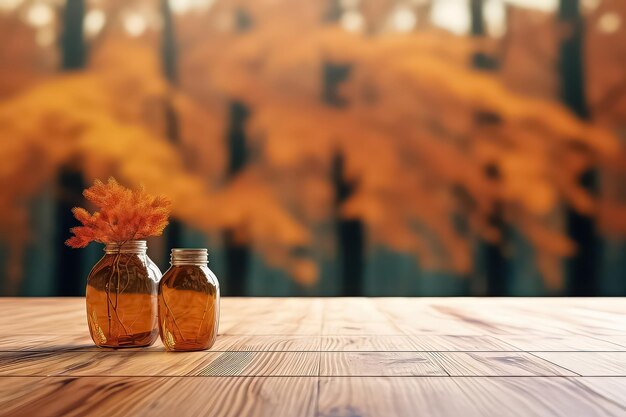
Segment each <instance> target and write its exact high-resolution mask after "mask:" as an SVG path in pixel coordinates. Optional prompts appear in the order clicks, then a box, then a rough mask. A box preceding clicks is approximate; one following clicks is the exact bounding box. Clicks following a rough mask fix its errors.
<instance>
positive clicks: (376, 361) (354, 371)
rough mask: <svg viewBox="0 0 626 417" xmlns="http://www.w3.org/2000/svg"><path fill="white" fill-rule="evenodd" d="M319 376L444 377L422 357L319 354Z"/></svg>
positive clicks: (426, 357) (381, 353)
mask: <svg viewBox="0 0 626 417" xmlns="http://www.w3.org/2000/svg"><path fill="white" fill-rule="evenodd" d="M321 355H322V356H321V358H322V362H321V365H320V375H323V376H433V375H447V374H446V372H445V371H444V370H443V369H442V368H441V367H440V366H439V365H437V363H436V362H435V361H434V360H433V359H432V358H431V357H429V356H428V355H427V354H425V353H419V352H323V353H322V354H321Z"/></svg>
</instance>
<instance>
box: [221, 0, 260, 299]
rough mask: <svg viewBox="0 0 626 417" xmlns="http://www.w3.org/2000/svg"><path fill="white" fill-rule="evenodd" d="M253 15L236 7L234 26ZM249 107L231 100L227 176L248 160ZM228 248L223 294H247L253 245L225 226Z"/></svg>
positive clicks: (242, 26) (241, 28)
mask: <svg viewBox="0 0 626 417" xmlns="http://www.w3.org/2000/svg"><path fill="white" fill-rule="evenodd" d="M253 23H254V22H253V21H252V18H251V17H250V15H249V14H248V13H247V12H246V11H245V10H244V9H237V10H236V11H235V27H236V29H237V32H239V33H244V32H246V31H248V30H249V29H250V28H251V27H252V26H253ZM249 113H250V111H249V109H248V107H247V106H246V105H245V104H244V103H242V102H240V101H236V100H235V101H232V102H231V103H230V109H229V116H228V117H229V121H228V132H227V134H226V141H227V148H228V167H227V173H226V180H227V181H230V180H232V179H233V178H234V177H235V176H237V174H239V173H240V172H241V171H242V170H243V168H244V166H245V165H246V163H247V161H248V151H247V146H246V121H247V120H248V116H249ZM222 242H223V245H224V251H225V261H226V265H225V267H226V268H225V269H226V281H225V282H224V284H225V285H224V295H231V296H246V295H249V293H248V271H249V269H250V262H251V259H252V249H251V248H250V245H249V244H247V243H245V242H243V241H241V240H240V239H238V238H237V236H236V233H235V232H234V231H233V230H226V231H225V232H224V233H223V235H222Z"/></svg>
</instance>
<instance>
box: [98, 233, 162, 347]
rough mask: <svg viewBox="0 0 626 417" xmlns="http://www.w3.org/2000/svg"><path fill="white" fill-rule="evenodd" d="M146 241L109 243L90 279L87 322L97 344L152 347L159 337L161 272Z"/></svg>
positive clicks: (102, 345) (103, 345) (104, 345)
mask: <svg viewBox="0 0 626 417" xmlns="http://www.w3.org/2000/svg"><path fill="white" fill-rule="evenodd" d="M146 248H147V246H146V241H145V240H133V241H129V242H125V243H123V244H117V243H110V244H107V245H106V247H105V249H104V252H105V254H104V256H103V257H102V259H100V261H98V263H97V264H96V265H95V266H94V267H93V269H92V270H91V273H89V277H88V278H87V322H88V323H89V332H90V333H91V338H92V339H93V341H94V343H95V344H96V345H97V346H101V347H112V348H124V347H140V346H149V345H151V344H152V343H154V341H155V340H156V338H157V337H158V329H157V324H158V320H157V308H158V291H159V280H160V279H161V271H159V268H158V267H157V266H156V265H155V264H154V262H152V260H150V258H149V257H148V255H147V254H146Z"/></svg>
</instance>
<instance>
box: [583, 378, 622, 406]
mask: <svg viewBox="0 0 626 417" xmlns="http://www.w3.org/2000/svg"><path fill="white" fill-rule="evenodd" d="M571 381H572V382H573V383H575V384H577V385H579V386H580V387H584V388H586V389H590V390H592V391H593V392H594V393H596V394H598V395H601V396H602V397H604V398H606V399H609V400H610V401H613V402H614V403H616V404H619V405H621V406H622V407H624V408H626V377H596V378H594V377H587V378H572V379H571Z"/></svg>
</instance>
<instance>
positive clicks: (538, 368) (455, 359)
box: [430, 352, 576, 376]
mask: <svg viewBox="0 0 626 417" xmlns="http://www.w3.org/2000/svg"><path fill="white" fill-rule="evenodd" d="M430 355H432V357H433V358H434V360H435V361H436V362H437V363H438V364H439V365H440V366H441V367H442V368H443V369H445V370H446V372H447V373H448V374H449V375H450V376H467V375H479V376H554V375H565V376H569V375H576V374H575V373H573V372H571V371H569V370H567V369H564V368H561V367H559V366H556V365H554V364H552V363H550V362H546V361H544V360H542V359H539V358H537V357H535V356H533V355H531V354H529V353H524V352H436V353H430Z"/></svg>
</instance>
